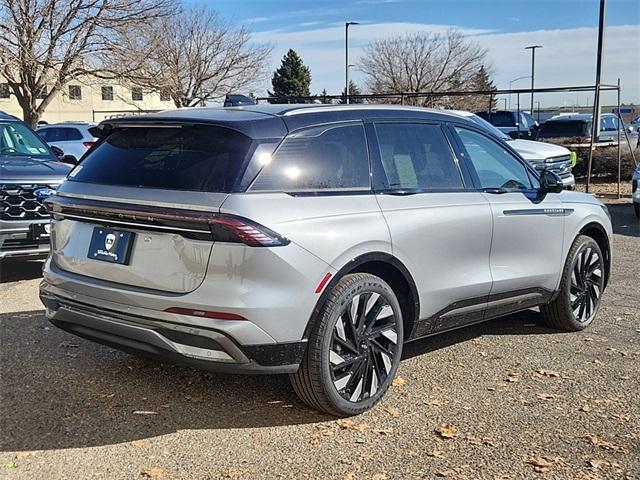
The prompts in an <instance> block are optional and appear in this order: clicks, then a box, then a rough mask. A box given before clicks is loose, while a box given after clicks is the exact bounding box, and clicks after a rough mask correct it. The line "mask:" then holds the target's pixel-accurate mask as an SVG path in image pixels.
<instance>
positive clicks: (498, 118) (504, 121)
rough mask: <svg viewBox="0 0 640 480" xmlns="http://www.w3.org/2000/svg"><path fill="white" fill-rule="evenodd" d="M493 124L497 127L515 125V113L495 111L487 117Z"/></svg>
mask: <svg viewBox="0 0 640 480" xmlns="http://www.w3.org/2000/svg"><path fill="white" fill-rule="evenodd" d="M485 118H486V119H487V120H488V121H489V122H490V123H491V124H492V125H495V126H496V127H515V126H516V124H515V121H514V119H513V115H511V113H509V112H494V113H492V114H490V115H487V116H486V117H485Z"/></svg>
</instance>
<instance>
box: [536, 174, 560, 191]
mask: <svg viewBox="0 0 640 480" xmlns="http://www.w3.org/2000/svg"><path fill="white" fill-rule="evenodd" d="M563 189H564V185H563V184H562V179H561V178H560V177H559V176H558V175H556V174H555V173H553V172H552V171H550V170H542V172H540V193H542V194H543V195H544V194H546V193H560V192H561V191H562V190H563Z"/></svg>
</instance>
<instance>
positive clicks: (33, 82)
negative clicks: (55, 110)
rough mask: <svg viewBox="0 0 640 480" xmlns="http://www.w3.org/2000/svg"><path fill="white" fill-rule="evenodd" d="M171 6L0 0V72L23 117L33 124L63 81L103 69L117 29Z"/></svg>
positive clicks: (124, 0)
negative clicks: (104, 60)
mask: <svg viewBox="0 0 640 480" xmlns="http://www.w3.org/2000/svg"><path fill="white" fill-rule="evenodd" d="M172 10H173V2H172V0H0V76H1V77H3V78H4V79H5V81H6V82H7V83H8V84H9V87H10V89H11V92H12V93H13V94H14V95H15V96H16V99H17V101H18V103H19V105H20V107H21V108H22V112H23V117H24V120H25V121H26V122H28V123H30V124H31V125H32V126H35V125H36V124H37V122H38V120H39V118H40V117H41V116H42V114H43V112H44V111H45V109H46V108H47V106H48V105H49V104H50V103H51V100H53V98H54V97H55V96H56V95H57V94H58V93H59V92H60V91H61V90H62V88H63V87H64V85H65V84H66V83H67V82H68V81H70V80H73V79H75V78H78V77H82V76H87V75H98V74H100V73H103V74H106V73H107V72H106V71H105V70H104V68H103V59H104V58H106V57H108V56H109V52H110V51H111V49H112V47H113V45H115V44H117V38H118V36H120V35H121V34H122V32H124V31H125V30H127V29H135V28H137V27H138V26H141V25H145V24H148V23H149V22H150V21H152V20H154V19H156V18H161V17H163V16H165V15H167V14H168V13H169V12H171V11H172Z"/></svg>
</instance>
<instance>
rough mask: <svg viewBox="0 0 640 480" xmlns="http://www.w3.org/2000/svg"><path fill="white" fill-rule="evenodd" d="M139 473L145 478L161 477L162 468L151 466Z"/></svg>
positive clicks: (162, 473)
mask: <svg viewBox="0 0 640 480" xmlns="http://www.w3.org/2000/svg"><path fill="white" fill-rule="evenodd" d="M140 475H142V476H143V477H145V478H163V477H164V470H163V469H162V468H160V467H151V468H147V469H146V470H143V471H142V472H140Z"/></svg>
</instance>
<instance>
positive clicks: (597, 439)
mask: <svg viewBox="0 0 640 480" xmlns="http://www.w3.org/2000/svg"><path fill="white" fill-rule="evenodd" d="M584 437H585V438H586V439H587V440H589V441H590V442H591V444H592V445H595V446H596V447H600V448H602V449H603V450H611V451H613V452H617V453H626V451H627V450H626V448H624V447H623V446H620V445H615V444H613V443H611V442H609V441H608V440H607V439H605V438H604V437H603V436H601V435H597V434H595V433H587V434H585V436H584Z"/></svg>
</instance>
